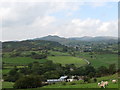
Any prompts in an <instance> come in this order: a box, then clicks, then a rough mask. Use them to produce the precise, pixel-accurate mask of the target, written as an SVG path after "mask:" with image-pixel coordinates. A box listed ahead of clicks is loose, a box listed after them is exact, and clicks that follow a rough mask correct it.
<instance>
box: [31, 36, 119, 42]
mask: <svg viewBox="0 0 120 90" xmlns="http://www.w3.org/2000/svg"><path fill="white" fill-rule="evenodd" d="M117 39H118V38H117V37H111V36H97V37H90V36H84V37H70V38H63V37H59V36H52V35H48V36H45V37H41V38H35V39H33V40H48V41H56V42H60V43H64V42H66V43H70V42H73V41H76V42H78V41H87V42H88V41H89V42H91V41H113V40H115V41H117Z"/></svg>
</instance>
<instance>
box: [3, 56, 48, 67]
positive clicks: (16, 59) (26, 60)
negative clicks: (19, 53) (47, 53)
mask: <svg viewBox="0 0 120 90" xmlns="http://www.w3.org/2000/svg"><path fill="white" fill-rule="evenodd" d="M35 61H37V62H40V63H44V62H46V61H47V59H32V58H30V57H14V58H11V57H5V58H3V62H5V63H7V64H13V65H14V64H17V65H26V64H28V63H32V62H35Z"/></svg>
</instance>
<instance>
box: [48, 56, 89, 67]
mask: <svg viewBox="0 0 120 90" xmlns="http://www.w3.org/2000/svg"><path fill="white" fill-rule="evenodd" d="M48 60H52V61H53V62H54V63H61V64H62V65H65V64H75V65H76V66H83V65H86V64H87V62H86V61H84V60H83V59H81V58H78V57H73V56H49V57H48Z"/></svg>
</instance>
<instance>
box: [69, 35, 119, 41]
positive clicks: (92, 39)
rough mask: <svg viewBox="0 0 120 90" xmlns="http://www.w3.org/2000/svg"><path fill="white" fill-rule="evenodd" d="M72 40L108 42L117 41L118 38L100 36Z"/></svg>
mask: <svg viewBox="0 0 120 90" xmlns="http://www.w3.org/2000/svg"><path fill="white" fill-rule="evenodd" d="M69 39H71V40H80V41H108V40H117V37H110V36H99V37H88V36H85V37H80V38H69Z"/></svg>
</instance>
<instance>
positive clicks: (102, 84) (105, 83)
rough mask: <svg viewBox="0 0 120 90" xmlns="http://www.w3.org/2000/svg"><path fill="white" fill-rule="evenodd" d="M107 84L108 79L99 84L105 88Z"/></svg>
mask: <svg viewBox="0 0 120 90" xmlns="http://www.w3.org/2000/svg"><path fill="white" fill-rule="evenodd" d="M107 85H108V81H106V82H103V81H101V83H98V86H99V87H101V88H105V87H106V86H107Z"/></svg>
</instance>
